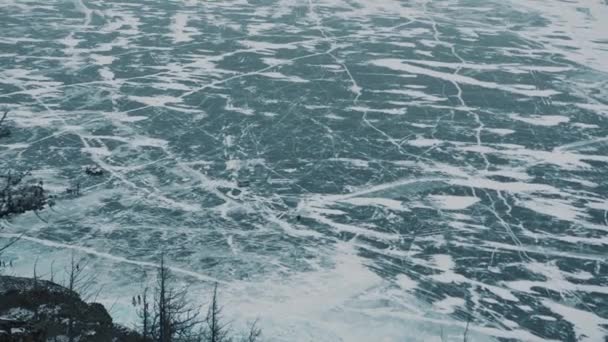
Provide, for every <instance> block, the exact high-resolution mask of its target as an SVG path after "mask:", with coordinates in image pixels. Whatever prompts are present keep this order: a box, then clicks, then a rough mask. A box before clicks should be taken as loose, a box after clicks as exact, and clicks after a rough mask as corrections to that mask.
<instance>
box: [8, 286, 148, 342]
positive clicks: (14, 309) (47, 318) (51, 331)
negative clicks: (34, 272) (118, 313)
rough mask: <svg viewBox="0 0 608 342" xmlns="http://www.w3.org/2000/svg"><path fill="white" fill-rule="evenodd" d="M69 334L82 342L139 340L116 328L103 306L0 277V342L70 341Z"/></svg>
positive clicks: (66, 292)
mask: <svg viewBox="0 0 608 342" xmlns="http://www.w3.org/2000/svg"><path fill="white" fill-rule="evenodd" d="M70 325H71V326H72V328H71V329H70ZM70 330H71V331H70ZM70 335H71V336H72V338H73V341H81V342H82V341H90V342H109V341H125V342H136V341H141V337H140V336H139V335H138V334H137V333H135V332H133V331H130V330H129V329H127V328H124V327H120V326H117V325H115V324H114V323H113V322H112V317H110V315H109V314H108V312H107V311H106V309H105V308H104V307H103V305H101V304H98V303H90V304H89V303H85V302H84V301H83V300H82V299H81V298H80V296H79V295H78V294H77V293H75V292H73V291H69V290H68V289H66V288H64V287H62V286H60V285H57V284H55V283H52V282H49V281H45V280H34V279H30V278H19V277H9V276H0V342H9V341H10V342H21V341H23V342H26V341H27V342H30V341H31V342H42V341H69V340H70V338H69V337H70Z"/></svg>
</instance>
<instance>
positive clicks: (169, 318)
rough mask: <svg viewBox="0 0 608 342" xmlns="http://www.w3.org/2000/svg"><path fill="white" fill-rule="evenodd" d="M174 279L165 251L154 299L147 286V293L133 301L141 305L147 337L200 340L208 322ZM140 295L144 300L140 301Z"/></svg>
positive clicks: (161, 340) (163, 341)
mask: <svg viewBox="0 0 608 342" xmlns="http://www.w3.org/2000/svg"><path fill="white" fill-rule="evenodd" d="M172 282H173V274H172V273H171V271H170V269H169V268H168V267H167V266H166V264H165V257H164V255H161V260H160V267H159V269H158V273H157V277H156V288H155V293H154V299H153V303H150V301H149V297H148V289H147V288H146V289H145V290H144V293H143V296H142V295H138V296H137V297H133V302H134V303H136V305H139V306H140V308H139V311H138V313H139V317H140V320H141V329H142V330H141V331H142V336H143V338H144V341H156V342H199V341H201V336H202V331H201V328H202V327H203V322H204V321H203V320H202V319H200V318H199V316H200V310H199V309H198V308H197V307H195V306H192V305H190V304H189V303H188V301H187V298H186V295H187V289H185V288H175V287H174V285H173V284H172ZM136 298H137V299H138V300H136ZM139 298H143V300H142V301H139ZM150 304H152V305H153V307H152V308H150V306H151V305H150Z"/></svg>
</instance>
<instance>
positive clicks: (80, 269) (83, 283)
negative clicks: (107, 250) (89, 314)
mask: <svg viewBox="0 0 608 342" xmlns="http://www.w3.org/2000/svg"><path fill="white" fill-rule="evenodd" d="M87 266H88V262H87V260H86V259H84V258H80V259H78V260H76V259H75V257H74V251H72V254H71V256H70V264H69V266H68V268H66V270H65V271H66V274H67V277H68V279H67V281H65V282H64V286H65V287H66V288H67V289H68V290H70V291H72V292H75V293H78V294H79V295H80V297H81V298H82V299H83V300H85V301H86V299H87V298H88V297H90V296H91V295H92V293H91V289H92V287H93V284H95V278H94V276H93V273H89V274H87V273H85V270H86V268H87ZM72 310H73V308H72ZM67 336H68V339H69V341H70V342H73V341H74V338H75V336H74V319H73V318H72V316H71V315H70V317H69V318H68V326H67Z"/></svg>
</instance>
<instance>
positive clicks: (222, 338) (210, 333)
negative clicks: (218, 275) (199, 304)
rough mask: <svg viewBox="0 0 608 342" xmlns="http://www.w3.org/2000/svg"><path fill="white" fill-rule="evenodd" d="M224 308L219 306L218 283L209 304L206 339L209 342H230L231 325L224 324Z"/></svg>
mask: <svg viewBox="0 0 608 342" xmlns="http://www.w3.org/2000/svg"><path fill="white" fill-rule="evenodd" d="M222 311H223V310H222V307H221V306H220V304H219V298H218V295H217V283H215V286H214V287H213V297H212V298H211V303H210V304H209V310H208V312H207V318H206V323H207V329H206V331H205V337H206V340H207V342H229V341H231V338H230V337H229V324H227V323H224V322H222V321H223V315H222Z"/></svg>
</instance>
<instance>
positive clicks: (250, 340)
mask: <svg viewBox="0 0 608 342" xmlns="http://www.w3.org/2000/svg"><path fill="white" fill-rule="evenodd" d="M261 337H262V330H261V329H260V328H258V320H257V319H256V320H255V321H253V323H251V326H250V327H249V333H248V334H247V336H246V337H245V338H244V339H243V342H257V341H259V339H260V338H261Z"/></svg>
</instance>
